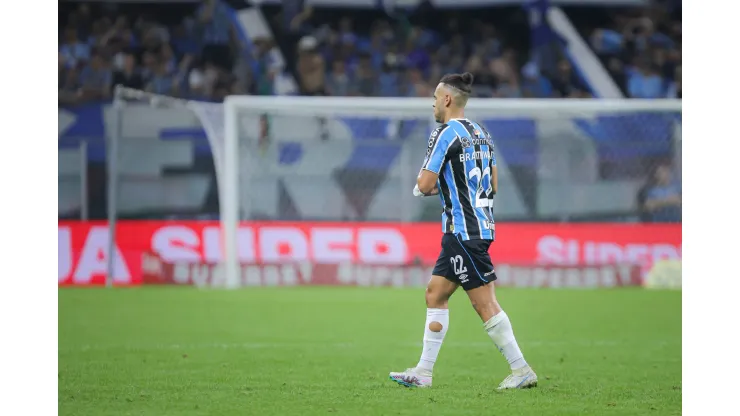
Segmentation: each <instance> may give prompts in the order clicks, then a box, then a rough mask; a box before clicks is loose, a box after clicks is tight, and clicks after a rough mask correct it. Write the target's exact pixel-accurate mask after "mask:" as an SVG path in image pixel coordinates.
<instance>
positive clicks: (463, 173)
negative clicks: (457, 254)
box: [422, 118, 496, 240]
mask: <svg viewBox="0 0 740 416" xmlns="http://www.w3.org/2000/svg"><path fill="white" fill-rule="evenodd" d="M494 166H496V156H495V155H494V151H493V142H492V140H491V135H490V134H488V132H487V131H486V130H485V129H484V128H483V127H482V126H481V125H480V124H478V123H476V122H474V121H472V120H469V119H467V118H461V119H452V120H450V121H449V122H447V123H446V124H443V125H441V126H439V127H438V128H436V129H435V130H434V131H433V132H432V134H431V135H430V136H429V147H428V148H427V155H426V158H425V159H424V165H423V166H422V169H426V170H428V171H431V172H434V173H436V174H438V175H439V179H438V180H437V187H438V188H439V197H440V199H441V200H442V207H443V212H442V227H443V231H444V232H445V233H453V234H459V235H460V237H461V238H462V239H463V240H477V239H482V240H494V239H495V225H494V221H493V211H492V207H493V187H492V185H491V169H492V168H493V167H494Z"/></svg>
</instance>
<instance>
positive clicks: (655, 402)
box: [58, 287, 681, 416]
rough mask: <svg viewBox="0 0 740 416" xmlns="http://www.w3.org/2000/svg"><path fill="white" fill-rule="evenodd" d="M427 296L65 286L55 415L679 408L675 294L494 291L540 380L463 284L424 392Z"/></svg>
mask: <svg viewBox="0 0 740 416" xmlns="http://www.w3.org/2000/svg"><path fill="white" fill-rule="evenodd" d="M423 293H424V291H423V289H391V288H347V287H344V288H341V287H335V288H328V287H302V288H256V289H244V290H238V291H218V290H198V289H194V288H174V287H172V288H165V287H161V288H139V289H110V290H107V289H60V290H59V375H58V377H59V379H58V381H59V398H58V403H59V414H60V415H96V416H103V415H157V416H162V415H219V416H226V415H326V414H332V415H333V414H340V415H476V416H477V415H483V414H486V415H496V414H500V415H548V416H549V415H579V416H581V415H673V414H676V415H678V414H680V413H681V293H680V292H667V291H649V290H642V289H619V290H524V289H499V290H498V297H499V300H500V302H501V304H502V306H503V307H504V309H505V310H506V311H507V313H508V314H509V316H510V317H511V320H512V323H513V326H514V332H515V334H516V336H517V339H518V341H519V345H520V346H521V347H522V350H523V352H524V354H525V357H526V358H527V360H528V361H529V363H530V364H531V365H532V366H533V368H534V369H535V371H536V372H537V373H538V375H539V379H540V384H539V386H538V387H537V388H535V389H531V390H520V391H506V392H498V391H496V390H495V388H496V387H497V386H498V383H499V382H500V381H501V380H503V379H504V377H506V375H507V374H508V367H507V365H506V362H505V360H504V358H503V357H502V356H501V354H500V353H499V352H498V350H496V349H495V348H494V346H493V343H492V342H491V340H490V339H489V338H488V336H487V335H486V334H485V332H483V328H482V324H481V322H480V320H479V318H478V317H477V315H475V313H474V312H473V310H472V308H471V307H470V305H469V302H468V299H467V297H466V296H465V294H464V293H463V292H462V291H459V292H458V293H456V294H455V295H454V296H453V298H452V300H451V303H450V310H451V312H450V314H451V319H450V329H449V332H448V333H447V338H446V339H445V343H444V345H443V346H442V350H441V352H440V356H439V359H438V360H437V365H436V367H435V372H434V387H432V388H431V389H407V388H404V387H400V386H398V385H396V384H395V383H393V382H391V381H390V380H388V372H389V371H399V370H403V369H405V368H407V367H412V366H414V365H415V364H416V362H417V360H418V358H419V354H420V353H421V337H422V333H423V325H424V319H425V305H424V300H423V298H424V296H423Z"/></svg>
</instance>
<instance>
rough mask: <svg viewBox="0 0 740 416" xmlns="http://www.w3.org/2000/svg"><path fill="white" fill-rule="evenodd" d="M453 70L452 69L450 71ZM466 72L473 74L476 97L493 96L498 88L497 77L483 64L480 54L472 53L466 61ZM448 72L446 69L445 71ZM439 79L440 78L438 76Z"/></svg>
mask: <svg viewBox="0 0 740 416" xmlns="http://www.w3.org/2000/svg"><path fill="white" fill-rule="evenodd" d="M450 72H452V71H450ZM465 72H470V73H471V74H473V95H474V96H476V97H483V98H490V97H493V94H494V91H495V88H496V78H495V77H494V76H493V73H492V72H491V71H490V70H488V69H487V68H486V67H485V66H484V65H483V58H481V57H480V55H471V56H470V57H469V58H468V61H467V62H466V63H465ZM445 73H446V71H445ZM437 80H439V78H437Z"/></svg>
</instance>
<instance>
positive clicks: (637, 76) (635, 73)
mask: <svg viewBox="0 0 740 416" xmlns="http://www.w3.org/2000/svg"><path fill="white" fill-rule="evenodd" d="M663 86H664V84H663V78H662V77H661V76H660V75H658V72H657V71H656V68H655V66H654V65H653V64H651V63H650V62H649V61H648V59H647V58H645V57H640V58H638V60H637V65H635V69H634V70H632V71H630V74H629V75H628V79H627V91H628V93H629V96H630V97H632V98H660V97H662V96H663V95H664V88H663Z"/></svg>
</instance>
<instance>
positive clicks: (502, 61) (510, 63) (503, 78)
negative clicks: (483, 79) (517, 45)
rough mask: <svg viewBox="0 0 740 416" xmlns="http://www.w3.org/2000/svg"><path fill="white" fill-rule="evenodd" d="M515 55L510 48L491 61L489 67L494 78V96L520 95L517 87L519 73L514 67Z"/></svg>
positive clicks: (513, 96) (509, 96)
mask: <svg viewBox="0 0 740 416" xmlns="http://www.w3.org/2000/svg"><path fill="white" fill-rule="evenodd" d="M516 67H517V66H516V57H515V54H514V51H512V50H511V49H509V50H507V51H505V52H504V54H503V55H502V56H501V57H500V58H497V59H494V60H493V61H491V64H490V69H491V73H493V76H494V77H495V78H496V91H495V92H494V96H496V97H500V98H518V97H521V96H522V93H521V90H520V88H519V73H518V72H517V71H515V70H514V68H516Z"/></svg>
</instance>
